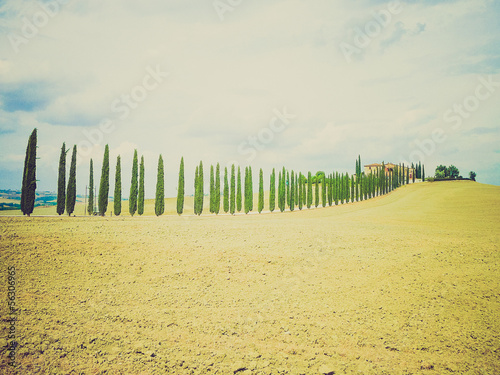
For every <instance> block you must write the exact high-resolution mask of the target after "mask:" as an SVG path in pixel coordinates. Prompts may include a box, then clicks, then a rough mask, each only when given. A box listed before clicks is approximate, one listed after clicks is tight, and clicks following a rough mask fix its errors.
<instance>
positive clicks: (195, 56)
mask: <svg viewBox="0 0 500 375" xmlns="http://www.w3.org/2000/svg"><path fill="white" fill-rule="evenodd" d="M499 19H500V2H499V1H494V0H441V1H438V0H434V1H430V0H429V1H415V0H412V1H410V0H408V1H395V2H385V1H380V0H360V1H352V0H351V1H348V0H336V1H327V0H317V1H316V0H315V1H311V0H265V1H264V0H253V1H248V0H247V1H245V0H242V1H240V0H220V1H213V0H197V1H192V0H146V1H141V2H139V1H133V0H107V1H102V0H86V1H80V0H69V1H68V0H64V1H63V0H51V1H43V2H42V1H26V0H3V1H2V0H0V33H1V37H0V189H2V188H3V189H7V188H11V189H20V186H21V180H22V178H21V175H22V167H23V160H24V154H25V149H26V143H27V139H28V137H29V134H30V133H31V131H32V130H33V128H35V127H36V128H38V145H39V149H38V156H39V157H40V159H39V160H38V170H37V177H38V179H39V180H40V182H39V189H40V190H51V191H55V190H56V186H57V184H56V180H57V178H56V176H57V164H58V159H59V152H60V148H61V145H62V143H63V142H66V145H67V146H68V147H72V146H73V145H77V147H78V170H77V182H78V193H79V194H83V193H84V192H85V185H86V184H88V177H89V176H88V174H89V160H90V158H93V159H94V165H95V167H94V168H95V172H96V179H97V180H99V177H100V168H101V165H102V158H103V150H104V146H105V144H109V147H110V150H111V152H110V153H111V174H112V176H114V170H115V163H116V157H117V155H118V154H119V155H121V158H122V178H123V184H122V185H123V190H124V196H127V195H128V189H129V186H130V174H131V172H130V171H131V164H132V156H133V150H134V149H137V150H138V152H139V154H140V155H144V158H145V164H146V193H147V196H148V197H153V196H154V188H155V184H156V166H157V160H158V156H159V154H160V153H161V154H162V155H163V158H164V160H165V169H166V171H165V173H166V190H167V192H166V193H167V195H168V196H174V195H175V192H176V185H177V174H178V168H179V162H180V159H181V156H184V159H185V163H186V184H187V187H186V190H187V193H191V192H192V188H191V185H192V183H193V177H194V169H195V165H196V164H197V163H199V161H200V160H202V161H203V163H204V166H205V173H207V172H208V171H209V166H210V165H211V164H215V163H217V162H220V164H221V166H222V167H225V166H227V165H230V164H231V163H237V164H238V165H241V166H242V167H244V166H246V165H252V168H253V170H254V174H255V176H254V182H256V181H257V180H258V179H257V171H258V169H259V168H263V170H264V172H265V174H266V183H267V181H268V174H269V173H270V171H271V169H272V168H273V167H282V166H285V167H287V168H288V169H294V170H295V171H302V172H307V171H312V172H313V173H314V172H316V171H318V170H323V171H326V172H329V171H333V170H336V171H341V172H345V171H347V172H349V173H351V172H353V170H354V167H355V158H356V157H357V155H358V154H361V158H362V162H363V163H365V164H368V163H372V162H381V161H383V160H384V161H386V162H387V161H391V162H414V161H421V162H423V163H424V164H425V166H426V172H427V173H426V174H427V175H429V174H431V173H433V170H434V169H435V167H436V166H437V165H439V164H445V165H449V164H454V165H456V166H457V167H458V168H459V170H460V172H461V174H462V175H464V176H468V172H469V171H470V170H474V171H476V172H477V175H478V180H479V181H480V182H483V183H488V184H496V185H500V105H499V103H500V74H499V73H500V49H499V48H498V46H500V22H498V20H499ZM68 164H69V157H68ZM111 180H114V178H113V177H112V178H111ZM205 180H206V181H207V180H208V178H207V177H206V178H205ZM112 189H113V183H111V191H112Z"/></svg>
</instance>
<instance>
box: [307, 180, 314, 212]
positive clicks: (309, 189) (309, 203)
mask: <svg viewBox="0 0 500 375" xmlns="http://www.w3.org/2000/svg"><path fill="white" fill-rule="evenodd" d="M312 193H313V187H312V176H311V172H308V173H307V208H311V206H312V202H313V198H312Z"/></svg>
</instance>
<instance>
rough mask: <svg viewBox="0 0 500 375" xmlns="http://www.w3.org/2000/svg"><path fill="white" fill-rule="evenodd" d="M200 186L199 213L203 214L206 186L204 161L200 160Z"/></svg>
mask: <svg viewBox="0 0 500 375" xmlns="http://www.w3.org/2000/svg"><path fill="white" fill-rule="evenodd" d="M198 179H199V180H198V188H199V191H198V200H199V203H198V210H199V212H198V215H201V214H202V213H203V198H204V192H205V188H204V183H203V162H202V161H200V168H199V169H198Z"/></svg>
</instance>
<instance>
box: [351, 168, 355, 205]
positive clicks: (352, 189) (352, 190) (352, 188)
mask: <svg viewBox="0 0 500 375" xmlns="http://www.w3.org/2000/svg"><path fill="white" fill-rule="evenodd" d="M353 202H354V175H351V203H353Z"/></svg>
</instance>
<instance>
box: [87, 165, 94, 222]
mask: <svg viewBox="0 0 500 375" xmlns="http://www.w3.org/2000/svg"><path fill="white" fill-rule="evenodd" d="M89 180H90V181H89V205H88V207H87V212H88V213H89V215H93V214H94V162H93V161H92V159H90V178H89Z"/></svg>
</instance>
